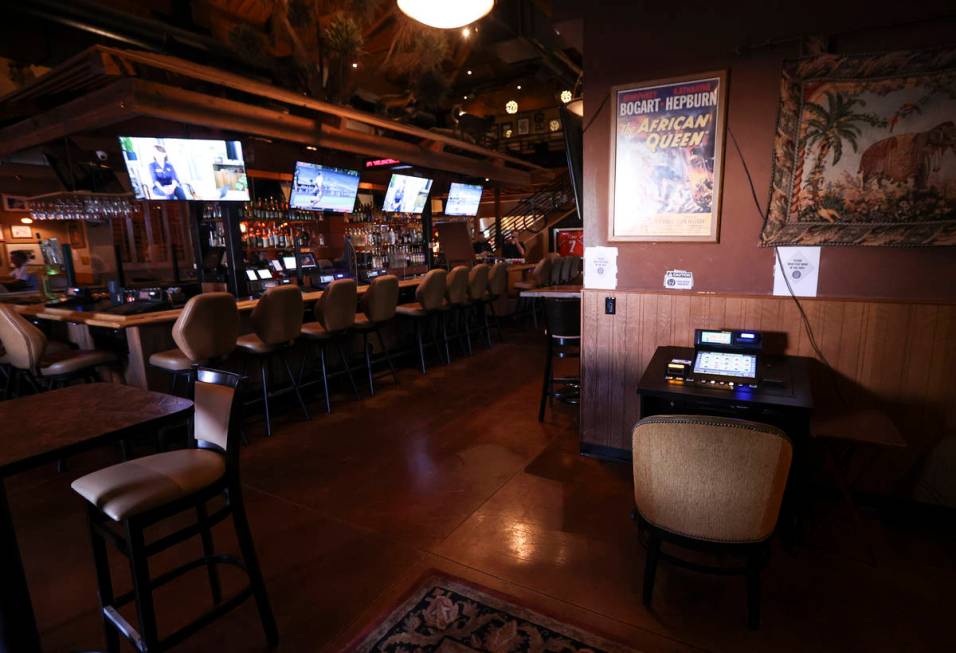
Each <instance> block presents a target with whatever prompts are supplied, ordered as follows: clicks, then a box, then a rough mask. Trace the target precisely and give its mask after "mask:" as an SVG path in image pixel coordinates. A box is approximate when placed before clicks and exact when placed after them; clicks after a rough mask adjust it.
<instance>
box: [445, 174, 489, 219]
mask: <svg viewBox="0 0 956 653" xmlns="http://www.w3.org/2000/svg"><path fill="white" fill-rule="evenodd" d="M482 190H483V189H482V187H481V186H477V185H474V184H459V183H456V182H452V185H451V187H450V188H449V189H448V201H447V202H445V215H468V216H473V215H478V204H479V203H480V202H481V191H482Z"/></svg>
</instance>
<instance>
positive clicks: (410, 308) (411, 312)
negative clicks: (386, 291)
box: [395, 299, 448, 317]
mask: <svg viewBox="0 0 956 653" xmlns="http://www.w3.org/2000/svg"><path fill="white" fill-rule="evenodd" d="M446 308H448V303H447V302H446V301H445V300H444V299H442V300H441V303H440V304H439V305H438V306H436V307H435V308H433V309H432V310H433V311H435V310H442V309H446ZM395 312H396V313H398V314H399V315H408V316H410V317H425V316H426V315H428V313H429V311H428V309H427V308H425V307H424V306H422V305H421V304H420V303H418V302H409V303H408V304H399V305H398V306H396V307H395Z"/></svg>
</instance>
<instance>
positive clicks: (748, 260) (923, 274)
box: [584, 0, 956, 301]
mask: <svg viewBox="0 0 956 653" xmlns="http://www.w3.org/2000/svg"><path fill="white" fill-rule="evenodd" d="M597 4H598V5H600V7H598V8H591V9H590V10H589V12H588V13H587V14H585V17H584V24H585V32H584V33H585V80H586V81H585V93H584V98H585V119H584V124H585V125H587V124H588V122H589V121H590V120H591V119H592V118H593V117H594V112H595V111H596V110H597V109H598V107H599V105H600V104H601V102H602V101H603V100H604V99H605V98H607V96H608V94H609V89H610V87H611V86H612V85H615V84H625V83H630V82H639V81H643V80H652V79H659V78H662V77H667V76H671V75H682V74H692V73H696V72H704V71H708V70H716V69H721V68H726V69H728V70H729V71H730V80H729V89H730V96H729V100H730V101H729V107H728V113H727V124H728V126H729V128H730V129H731V130H732V131H733V132H734V134H735V135H736V136H737V139H738V141H739V142H740V146H741V149H742V150H743V155H744V158H745V160H746V162H747V165H748V166H749V167H750V170H751V173H752V174H753V177H754V183H755V185H756V187H757V192H758V199H759V200H760V203H761V206H765V205H766V202H767V196H768V191H769V187H770V156H771V148H772V144H773V132H774V127H775V125H776V117H777V100H778V93H779V86H780V71H781V63H782V61H783V60H784V59H785V58H793V57H795V56H797V55H798V54H799V44H798V43H797V42H793V41H789V42H785V43H780V44H778V45H775V46H771V47H765V48H761V49H759V50H756V51H755V52H751V53H749V54H742V55H737V54H735V52H736V51H737V49H738V48H739V47H740V46H742V45H745V44H747V43H761V42H765V41H768V40H776V39H788V38H789V37H794V36H800V35H802V34H811V33H816V34H819V33H826V34H831V35H833V34H835V35H838V36H836V37H835V38H833V40H832V41H831V43H832V45H833V49H834V51H836V52H840V53H849V52H868V51H878V50H887V49H902V48H909V47H913V48H918V47H931V46H933V45H943V44H948V45H956V21H954V20H953V15H954V14H956V9H953V8H951V7H952V4H951V3H947V2H910V3H906V2H892V3H891V2H884V1H878V2H857V1H854V2H822V1H820V0H811V1H809V2H794V1H793V0H790V1H789V2H773V1H766V2H759V3H756V2H735V3H715V2H708V3H703V2H696V1H695V2H681V3H650V2H633V1H632V2H600V3H597ZM947 5H949V7H948V6H947ZM698 6H699V7H700V9H694V7H698ZM730 7H733V9H730ZM947 13H948V14H949V19H943V18H942V16H944V15H946V14H947ZM927 19H930V20H927ZM887 25H893V26H890V27H886V26H887ZM608 132H609V111H608V107H607V106H605V107H604V108H603V109H602V110H601V113H600V115H598V116H597V118H596V119H595V120H594V122H593V124H592V125H591V127H590V128H589V130H588V131H587V133H586V134H585V143H584V152H585V155H584V157H585V161H584V186H585V193H584V195H585V240H586V244H587V245H604V244H607V242H606V238H607V208H608V188H607V180H608V174H609V165H608V164H609V161H608V139H609V133H608ZM761 225H762V217H761V215H760V214H759V213H758V212H757V209H756V208H755V206H754V203H753V199H752V197H751V194H750V189H749V186H748V185H747V180H746V177H745V175H744V171H743V168H742V166H741V161H740V158H739V156H738V155H737V153H736V151H735V150H734V148H733V145H732V143H731V142H730V139H729V137H728V138H727V149H726V155H725V159H724V181H723V209H722V219H721V227H720V242H719V243H718V244H667V243H661V244H652V243H647V244H644V243H640V244H637V243H633V244H632V243H611V244H612V245H617V246H618V247H619V248H620V253H619V256H618V266H619V270H618V286H619V287H620V288H632V289H638V288H646V289H658V288H661V287H662V281H663V276H664V272H665V270H669V269H674V268H680V269H685V270H691V271H692V272H694V277H695V290H703V291H717V292H747V293H757V294H769V293H770V292H771V291H772V288H773V277H772V266H773V250H771V249H764V248H760V247H758V245H757V242H758V236H759V233H760V228H761ZM820 274H821V276H820V286H819V293H820V295H822V296H831V297H881V298H895V299H935V300H944V301H956V283H954V281H956V248H942V247H937V248H921V249H892V248H882V247H871V248H864V247H854V248H824V250H823V252H822V257H821V265H820Z"/></svg>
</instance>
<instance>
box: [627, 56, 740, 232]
mask: <svg viewBox="0 0 956 653" xmlns="http://www.w3.org/2000/svg"><path fill="white" fill-rule="evenodd" d="M726 107H727V74H726V72H725V71H718V72H708V73H701V74H698V75H688V76H684V77H673V78H670V79H662V80H655V81H651V82H642V83H639V84H625V85H621V86H615V87H613V88H612V89H611V147H610V151H611V168H610V173H611V174H610V183H609V184H608V185H609V187H610V198H609V211H608V218H609V224H608V240H609V241H658V242H661V241H668V242H717V235H718V228H719V224H720V185H721V177H722V174H721V173H722V171H723V160H724V119H725V114H726Z"/></svg>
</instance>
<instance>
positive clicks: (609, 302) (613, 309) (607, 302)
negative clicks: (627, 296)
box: [604, 297, 617, 315]
mask: <svg viewBox="0 0 956 653" xmlns="http://www.w3.org/2000/svg"><path fill="white" fill-rule="evenodd" d="M615 313H617V298H616V297H605V298H604V314H605V315H614V314H615Z"/></svg>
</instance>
